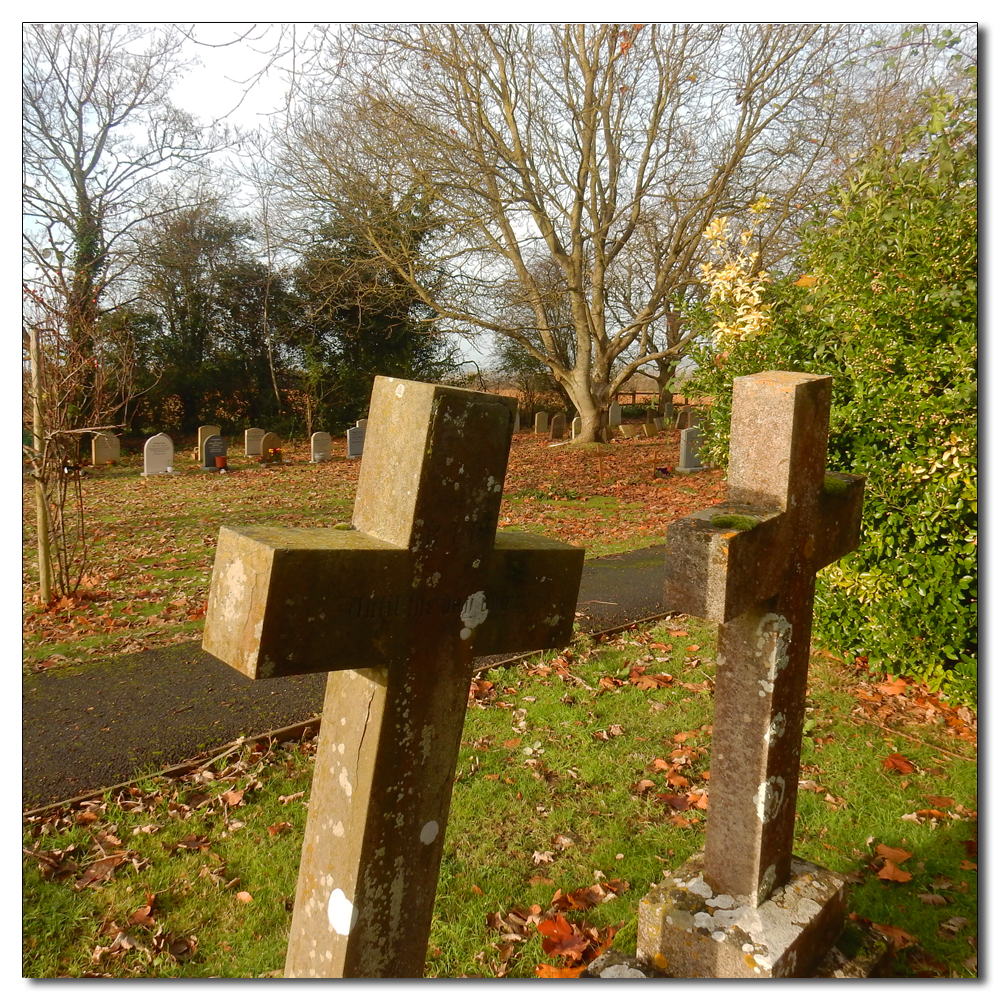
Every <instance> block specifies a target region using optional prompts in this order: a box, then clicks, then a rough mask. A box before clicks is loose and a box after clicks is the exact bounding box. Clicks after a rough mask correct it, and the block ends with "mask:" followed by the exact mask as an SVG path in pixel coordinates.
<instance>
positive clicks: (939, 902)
mask: <svg viewBox="0 0 1000 1000" xmlns="http://www.w3.org/2000/svg"><path fill="white" fill-rule="evenodd" d="M917 898H918V899H919V900H920V902H921V903H926V904H927V905H928V906H947V905H948V900H947V899H945V898H944V896H939V895H938V894H937V893H935V892H922V893H921V894H920V895H919V896H918V897H917Z"/></svg>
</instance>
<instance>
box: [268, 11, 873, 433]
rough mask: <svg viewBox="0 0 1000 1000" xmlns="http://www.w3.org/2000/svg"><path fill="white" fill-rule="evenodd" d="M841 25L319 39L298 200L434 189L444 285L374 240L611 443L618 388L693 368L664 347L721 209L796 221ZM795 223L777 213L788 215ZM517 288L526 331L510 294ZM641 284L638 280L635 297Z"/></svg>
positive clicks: (834, 70)
mask: <svg viewBox="0 0 1000 1000" xmlns="http://www.w3.org/2000/svg"><path fill="white" fill-rule="evenodd" d="M854 34H855V33H854V32H853V31H852V29H850V28H849V27H844V26H836V25H816V24H813V25H797V24H787V25H768V24H741V25H734V26H721V25H684V24H670V25H627V26H617V25H550V26H544V25H501V26H497V25H475V26H474V25H415V26H406V25H390V26H370V25H366V26H362V27H360V28H357V29H355V30H354V31H353V32H351V33H349V34H343V33H341V34H336V35H335V34H333V33H332V32H330V33H328V35H327V37H325V38H324V39H323V40H322V45H321V46H320V47H321V48H322V49H323V52H324V53H325V55H326V58H327V62H326V64H325V65H326V66H327V71H326V73H325V74H320V73H319V69H318V67H319V65H320V60H317V59H315V58H314V59H313V60H312V61H311V63H310V65H311V67H312V69H311V72H312V75H311V76H309V77H306V78H303V79H302V80H300V84H301V86H302V94H303V97H304V100H303V102H302V104H301V105H300V107H301V108H303V109H304V110H303V111H302V112H301V113H300V114H299V115H298V116H293V117H292V118H291V120H290V121H289V123H288V128H287V130H286V133H285V145H286V157H285V161H284V166H285V170H286V184H287V187H288V189H289V192H290V193H291V194H292V195H293V199H292V205H293V207H294V208H297V209H298V210H299V211H301V212H303V213H306V214H308V213H309V212H310V211H315V210H317V208H318V206H320V205H322V204H323V203H324V201H325V202H329V201H330V200H336V201H337V203H338V205H339V207H340V208H341V210H342V211H344V210H349V208H348V209H345V204H349V203H350V202H354V203H355V204H356V205H357V211H358V214H359V216H360V215H361V214H362V205H363V202H364V199H365V192H366V190H367V189H368V188H369V187H371V186H374V187H375V188H377V189H379V190H385V189H386V188H389V189H396V190H400V191H406V190H419V191H420V192H422V195H423V197H424V198H425V199H426V200H427V203H428V205H429V207H430V212H429V216H433V218H434V222H435V224H436V225H437V226H438V227H439V228H438V230H437V234H438V235H437V236H436V237H435V243H434V245H433V255H434V260H435V261H436V262H437V264H438V266H439V268H442V269H447V270H448V272H449V278H450V280H449V281H448V282H446V283H444V284H443V285H442V289H443V290H442V291H434V290H431V289H428V288H427V287H426V286H425V285H424V284H423V283H422V282H421V280H420V277H419V275H417V274H415V273H414V272H413V271H412V269H408V267H407V264H406V263H405V262H403V261H400V260H398V259H396V258H394V255H393V249H392V245H391V243H390V241H387V240H385V239H383V236H382V233H381V232H380V230H379V227H378V225H377V224H376V222H375V220H374V218H373V216H372V214H371V213H368V221H367V223H366V225H367V237H368V239H369V240H370V242H371V243H372V245H373V246H374V247H376V248H378V249H379V251H380V252H383V254H384V257H385V259H386V261H387V263H388V264H389V265H390V266H393V267H396V269H397V270H398V272H399V273H400V274H401V275H403V277H404V278H406V280H408V281H409V282H410V283H411V284H412V286H413V287H414V289H415V290H416V291H417V292H418V294H420V295H421V297H422V298H423V300H424V301H425V302H426V303H427V304H428V305H429V306H432V307H433V308H434V309H435V310H437V312H438V313H439V314H440V315H441V316H443V317H445V318H447V319H449V320H451V321H453V322H455V323H457V324H465V325H467V326H468V327H470V328H478V329H481V330H486V331H492V332H494V333H496V334H499V335H502V336H507V337H511V338H513V339H515V340H516V341H518V342H519V343H520V344H521V345H522V346H523V347H524V349H525V350H526V351H528V352H529V353H530V354H532V355H533V356H534V357H536V358H537V359H538V360H540V361H542V362H543V363H545V364H546V365H548V367H549V368H550V369H551V370H552V373H553V375H554V377H555V378H556V379H557V381H558V382H559V383H560V384H561V385H562V386H563V387H564V388H565V391H566V393H567V394H568V395H569V397H570V398H571V399H572V400H573V402H574V404H575V406H576V408H577V410H578V412H579V413H580V415H581V417H582V419H583V434H582V440H585V441H586V440H593V439H594V438H595V436H597V435H599V433H600V432H601V428H602V423H603V421H604V418H605V415H606V412H607V407H608V405H609V403H610V400H611V398H612V397H613V394H614V392H615V391H616V390H617V388H618V387H619V386H620V385H621V384H622V383H623V382H624V381H625V380H626V379H627V378H628V377H629V376H630V375H631V374H632V373H633V372H634V371H636V370H637V369H638V368H639V367H640V366H642V365H646V364H649V363H651V362H655V361H656V360H657V359H658V358H661V357H667V356H671V355H673V356H679V355H680V353H681V352H682V351H683V347H684V338H681V339H680V341H679V342H678V343H676V344H674V345H672V346H671V345H668V344H664V343H662V342H660V343H659V344H657V343H656V341H655V338H653V337H652V336H651V331H653V330H654V329H656V327H657V325H658V324H662V321H663V319H664V316H665V315H666V313H668V312H670V311H673V306H672V299H673V298H674V297H676V293H677V291H678V288H679V286H680V285H681V284H682V283H684V282H686V281H687V280H689V276H690V274H691V273H692V271H693V265H694V263H695V261H696V259H697V258H698V255H699V253H700V247H699V244H700V240H701V234H702V232H703V231H704V229H705V227H706V226H707V224H708V223H709V222H710V221H711V220H712V218H714V217H715V216H716V215H718V214H720V213H724V212H729V211H732V210H734V209H735V208H737V207H740V206H746V205H748V204H750V203H751V202H753V201H756V200H757V199H759V198H760V197H761V196H764V195H770V196H771V197H772V199H773V200H774V202H775V203H776V204H781V205H786V204H788V205H791V204H793V203H794V202H795V198H796V192H797V190H798V188H799V186H800V185H801V183H802V181H803V179H804V178H806V177H809V176H810V173H811V171H813V170H814V168H815V165H816V163H817V160H818V158H819V156H820V150H824V149H826V148H827V138H828V132H829V130H830V129H831V127H832V126H831V119H830V115H829V106H830V102H831V101H832V100H833V98H834V96H835V92H836V87H837V85H838V79H839V77H838V72H839V70H840V69H841V68H842V67H843V66H845V65H846V64H847V61H848V60H849V58H850V56H851V55H852V52H853V46H854V45H855V39H854ZM779 214H783V213H779ZM649 226H655V227H656V229H657V233H658V238H659V242H660V244H661V248H662V253H661V256H660V258H659V260H658V261H657V262H656V263H655V265H654V264H653V262H652V261H650V262H649V265H650V270H649V274H648V280H647V287H646V289H645V293H644V295H643V296H642V297H641V299H637V300H636V301H635V302H634V303H633V306H634V311H632V313H631V315H627V316H626V315H623V314H621V312H620V311H619V310H614V309H612V308H611V303H612V301H613V299H614V295H615V288H616V286H618V285H620V284H621V278H620V272H621V271H622V270H623V269H624V268H631V267H634V266H635V265H636V261H637V259H638V258H637V255H636V249H637V248H638V245H639V243H640V242H641V238H642V234H643V233H644V232H647V231H648V227H649ZM543 260H544V261H548V262H550V263H552V264H554V265H555V266H556V267H557V268H558V269H559V270H560V271H561V273H562V277H563V281H564V284H565V289H566V298H567V303H568V311H569V314H570V316H571V321H572V328H573V335H574V339H575V350H574V352H573V357H572V363H571V364H567V363H566V362H565V360H561V359H560V358H559V356H558V355H559V352H558V344H557V339H556V336H555V330H554V329H553V327H552V325H551V322H550V318H549V316H550V314H551V309H547V303H546V292H547V289H546V287H545V286H544V285H543V284H541V283H540V282H539V281H538V280H537V278H536V275H537V274H538V273H539V272H538V268H537V264H538V262H539V261H543ZM512 279H513V280H515V281H517V282H519V283H520V285H521V287H522V289H523V298H524V301H525V302H526V303H527V305H528V307H529V308H530V311H531V314H532V321H531V324H530V327H531V329H530V331H529V329H528V328H527V327H525V326H518V325H514V324H512V323H511V322H510V316H509V313H508V315H504V314H503V310H502V305H501V303H502V296H498V295H497V294H496V293H497V291H498V290H500V289H502V288H503V287H505V286H506V285H507V284H508V283H509V282H510V281H511V280H512ZM634 287H637V286H634Z"/></svg>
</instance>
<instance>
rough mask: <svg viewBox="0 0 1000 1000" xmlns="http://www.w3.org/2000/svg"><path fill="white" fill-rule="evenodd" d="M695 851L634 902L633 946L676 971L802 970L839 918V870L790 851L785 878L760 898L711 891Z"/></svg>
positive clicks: (811, 970) (777, 973)
mask: <svg viewBox="0 0 1000 1000" xmlns="http://www.w3.org/2000/svg"><path fill="white" fill-rule="evenodd" d="M703 866H704V857H703V856H702V855H700V854H699V855H695V856H693V857H692V858H690V859H689V860H688V861H687V862H686V863H685V864H684V865H682V866H681V867H680V868H678V869H677V870H676V871H675V872H672V873H670V874H669V875H668V876H667V877H666V878H665V879H664V881H663V882H661V883H660V884H659V885H658V886H657V887H656V888H655V889H651V890H650V892H649V893H648V894H647V895H646V897H645V898H644V899H643V900H642V901H641V902H640V903H639V930H638V944H637V949H636V950H637V952H638V956H639V958H640V959H643V960H645V961H646V962H648V963H650V965H652V966H654V967H655V968H657V969H660V970H662V971H663V972H664V973H665V974H666V975H667V976H669V977H671V978H674V979H701V978H711V979H771V978H779V977H794V978H806V977H811V976H813V975H815V974H816V971H817V969H818V968H819V966H820V964H821V963H822V962H823V961H824V959H825V958H826V956H827V953H828V952H829V951H830V948H831V947H832V946H833V944H834V943H835V942H836V941H837V938H838V936H839V935H840V933H841V930H842V928H843V923H844V911H845V903H844V887H845V885H846V883H847V879H846V878H845V877H844V876H843V875H838V874H836V873H835V872H831V871H827V870H826V869H824V868H820V867H819V866H818V865H814V864H811V863H810V862H808V861H804V860H802V859H801V858H797V857H795V856H794V855H793V857H792V873H791V877H790V878H789V880H788V882H786V883H785V885H783V886H779V887H778V888H776V889H775V890H774V891H773V892H772V893H771V896H770V898H769V899H767V900H766V901H765V902H764V903H762V904H761V905H760V906H757V907H755V906H752V905H751V904H750V901H749V899H748V898H740V897H733V896H728V895H724V894H716V893H715V892H714V890H712V889H711V888H709V886H708V885H707V884H706V882H705V880H704V878H703V877H702V871H703Z"/></svg>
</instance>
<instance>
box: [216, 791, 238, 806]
mask: <svg viewBox="0 0 1000 1000" xmlns="http://www.w3.org/2000/svg"><path fill="white" fill-rule="evenodd" d="M243 791H244V790H243V789H242V788H240V789H236V788H231V789H230V790H229V791H228V792H223V793H222V795H220V796H219V798H221V799H222V801H223V802H225V804H226V805H227V806H229V807H230V809H232V808H235V807H236V806H238V805H239V804H240V803H241V802H242V801H243Z"/></svg>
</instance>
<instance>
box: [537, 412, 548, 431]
mask: <svg viewBox="0 0 1000 1000" xmlns="http://www.w3.org/2000/svg"><path fill="white" fill-rule="evenodd" d="M548 429H549V415H548V414H547V413H546V412H545V411H544V410H539V412H538V413H536V414H535V433H536V434H545V433H546V432H547V431H548Z"/></svg>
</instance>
